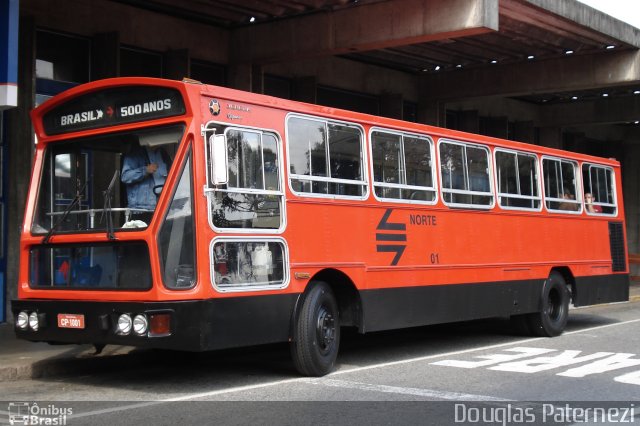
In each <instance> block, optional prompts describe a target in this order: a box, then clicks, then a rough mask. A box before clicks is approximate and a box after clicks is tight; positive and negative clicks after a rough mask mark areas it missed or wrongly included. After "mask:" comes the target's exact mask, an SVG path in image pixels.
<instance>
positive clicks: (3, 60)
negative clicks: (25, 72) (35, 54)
mask: <svg viewBox="0 0 640 426" xmlns="http://www.w3.org/2000/svg"><path fill="white" fill-rule="evenodd" d="M18 9H19V0H0V110H3V109H6V108H10V107H14V106H17V105H18V19H19V13H18Z"/></svg>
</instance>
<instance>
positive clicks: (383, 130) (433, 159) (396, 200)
mask: <svg viewBox="0 0 640 426" xmlns="http://www.w3.org/2000/svg"><path fill="white" fill-rule="evenodd" d="M374 132H380V133H386V134H389V135H396V136H400V138H401V141H402V142H403V143H401V145H400V150H401V152H402V163H403V167H404V169H403V170H404V173H405V180H406V172H407V166H406V157H405V152H404V138H405V137H410V138H416V139H420V140H425V141H426V142H427V143H428V144H429V153H430V155H431V158H430V161H431V181H432V182H433V186H432V187H428V186H416V185H407V184H401V183H384V182H378V181H376V177H375V170H374V169H375V166H374V164H373V161H374V156H373V133H374ZM368 137H369V150H370V151H369V152H370V153H371V161H370V162H369V167H370V174H371V186H372V188H373V191H372V193H373V197H374V198H375V199H376V200H377V201H382V202H391V203H406V204H421V205H430V206H432V205H435V204H437V203H438V199H439V195H440V193H439V191H438V182H437V178H436V171H435V169H436V164H437V161H436V153H435V143H434V142H433V138H432V137H431V136H429V135H425V134H419V133H411V132H403V131H401V130H392V129H387V128H384V127H371V128H370V129H369V134H368ZM376 187H380V188H396V189H399V190H403V189H406V190H416V191H433V194H434V197H433V201H423V200H407V199H404V198H387V197H378V195H377V194H376Z"/></svg>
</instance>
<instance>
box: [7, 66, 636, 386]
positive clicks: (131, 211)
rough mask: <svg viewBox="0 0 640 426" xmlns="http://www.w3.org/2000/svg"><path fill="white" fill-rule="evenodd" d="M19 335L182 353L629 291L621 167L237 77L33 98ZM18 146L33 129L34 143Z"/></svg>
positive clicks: (530, 325)
mask: <svg viewBox="0 0 640 426" xmlns="http://www.w3.org/2000/svg"><path fill="white" fill-rule="evenodd" d="M32 120H33V124H34V127H35V132H36V135H37V145H36V151H35V161H34V169H33V175H32V179H31V185H30V190H29V196H28V204H27V208H26V213H25V220H24V228H23V230H22V236H21V244H20V272H19V282H18V298H17V300H14V301H12V310H13V314H14V318H15V328H16V333H17V336H18V337H19V338H22V339H27V340H31V341H44V342H55V343H89V344H94V345H96V347H98V348H100V347H103V346H104V345H106V344H117V345H133V346H141V347H149V348H171V349H182V350H189V351H203V350H215V349H221V348H232V347H240V346H248V345H259V344H267V343H274V342H289V344H290V345H291V353H292V358H293V361H294V365H295V367H296V369H297V370H298V371H299V372H301V373H302V374H305V375H313V376H318V375H323V374H326V373H328V372H330V371H331V370H332V369H333V368H334V366H335V363H336V359H337V354H338V347H339V344H340V330H341V328H342V327H353V328H356V329H357V330H358V331H359V332H361V333H364V332H370V331H377V330H387V329H393V328H401V327H414V326H422V325H428V324H436V323H444V322H453V321H465V320H472V319H480V318H488V317H511V319H512V321H513V323H514V325H515V326H516V327H517V328H518V329H519V330H520V331H522V332H526V333H529V334H532V335H536V336H555V335H558V334H560V333H562V331H563V330H564V328H565V325H566V323H567V316H568V313H569V305H570V304H571V303H572V304H573V305H575V306H584V305H591V304H597V303H607V302H616V301H623V300H627V299H628V295H629V279H628V278H629V277H628V267H627V258H626V251H625V247H626V241H625V223H624V216H623V211H624V209H623V204H622V188H621V184H620V166H619V163H618V162H617V161H615V160H611V159H602V158H597V157H592V156H587V155H582V154H575V153H570V152H566V151H561V150H557V149H551V148H544V147H540V146H534V145H527V144H523V143H518V142H512V141H507V140H501V139H495V138H488V137H483V136H478V135H473V134H468V133H463V132H456V131H451V130H447V129H443V128H437V127H431V126H426V125H421V124H415V123H407V122H403V121H398V120H392V119H387V118H381V117H375V116H370V115H365V114H359V113H353V112H349V111H342V110H337V109H329V108H325V107H320V106H314V105H309V104H302V103H297V102H293V101H286V100H282V99H275V98H271V97H268V96H263V95H257V94H252V93H246V92H241V91H237V90H232V89H227V88H222V87H215V86H208V85H203V84H197V83H196V82H178V81H168V80H160V79H148V78H118V79H109V80H103V81H97V82H93V83H89V84H85V85H82V86H78V87H76V88H73V89H71V90H69V91H67V92H64V93H62V94H60V95H58V96H56V97H54V98H52V99H50V100H49V101H47V102H45V103H44V104H43V105H41V106H40V107H38V108H36V109H35V110H34V111H33V112H32ZM25 143H26V142H25Z"/></svg>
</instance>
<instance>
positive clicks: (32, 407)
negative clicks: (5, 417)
mask: <svg viewBox="0 0 640 426" xmlns="http://www.w3.org/2000/svg"><path fill="white" fill-rule="evenodd" d="M7 412H8V414H9V424H11V425H30V426H31V425H57V426H64V425H66V424H67V418H68V416H71V415H72V414H73V408H70V407H56V406H55V405H53V404H47V405H39V404H38V403H36V402H33V403H31V402H10V403H9V406H8V407H7Z"/></svg>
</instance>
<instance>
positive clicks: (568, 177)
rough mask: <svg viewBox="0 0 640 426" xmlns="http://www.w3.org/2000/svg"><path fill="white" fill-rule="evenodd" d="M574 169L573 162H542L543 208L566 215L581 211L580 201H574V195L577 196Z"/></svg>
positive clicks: (575, 166) (552, 160)
mask: <svg viewBox="0 0 640 426" xmlns="http://www.w3.org/2000/svg"><path fill="white" fill-rule="evenodd" d="M576 168H577V164H576V163H575V162H574V161H569V160H561V159H556V158H544V159H543V160H542V171H543V177H544V195H545V206H546V207H547V209H548V210H553V211H560V212H567V213H569V212H579V211H580V210H581V204H580V200H579V199H576V194H579V193H578V191H577V181H576ZM578 198H579V197H578Z"/></svg>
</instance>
